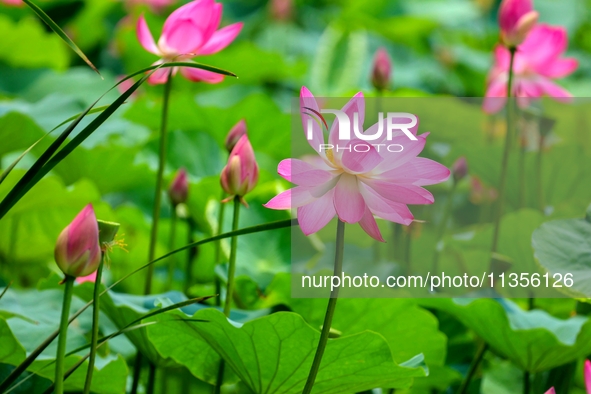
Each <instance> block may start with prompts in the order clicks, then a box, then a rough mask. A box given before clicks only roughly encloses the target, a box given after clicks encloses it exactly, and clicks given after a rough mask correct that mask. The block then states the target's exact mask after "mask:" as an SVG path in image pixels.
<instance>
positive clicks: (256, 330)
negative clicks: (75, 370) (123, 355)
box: [148, 309, 425, 393]
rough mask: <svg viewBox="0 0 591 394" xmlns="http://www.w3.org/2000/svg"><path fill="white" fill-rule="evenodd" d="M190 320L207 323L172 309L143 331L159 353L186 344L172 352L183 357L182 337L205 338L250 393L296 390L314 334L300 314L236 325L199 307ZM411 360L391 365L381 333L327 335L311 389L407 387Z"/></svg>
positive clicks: (413, 366) (414, 371)
mask: <svg viewBox="0 0 591 394" xmlns="http://www.w3.org/2000/svg"><path fill="white" fill-rule="evenodd" d="M193 319H202V320H207V322H193V321H190V320H187V319H186V317H185V318H184V319H183V317H182V316H180V315H179V314H173V313H167V314H165V315H161V316H159V317H157V318H155V320H157V321H158V322H159V323H158V324H156V325H152V326H149V327H148V332H149V336H150V338H151V339H152V340H156V339H157V340H158V341H159V342H160V344H161V346H160V351H161V352H162V351H164V352H169V353H170V352H174V351H175V349H179V348H186V350H180V351H177V353H178V352H182V353H184V354H185V357H188V356H190V355H188V351H187V350H188V349H189V348H190V346H188V345H187V338H191V337H192V338H198V340H205V341H207V342H208V343H209V344H210V345H211V347H212V348H213V349H215V351H216V352H217V353H219V354H220V355H221V356H222V358H223V359H224V360H225V362H226V364H227V365H228V366H230V367H231V368H232V369H233V370H234V372H235V373H236V374H237V375H238V377H239V378H240V379H241V380H242V382H243V384H244V385H246V386H248V388H249V389H250V390H251V391H252V392H254V393H301V392H302V389H303V387H304V384H305V381H306V378H307V375H308V373H309V371H310V366H311V364H312V359H313V358H314V351H315V349H316V345H317V344H318V340H319V337H320V333H319V332H318V331H317V330H315V329H313V328H312V327H311V326H309V325H308V324H307V323H306V322H305V321H304V319H303V318H302V317H301V316H299V315H297V314H294V313H287V312H280V313H275V314H272V315H269V316H264V317H261V318H259V319H255V320H253V321H250V322H247V323H245V324H244V325H240V324H237V323H235V322H232V321H229V320H228V319H227V318H226V317H225V316H224V315H223V314H222V313H221V312H219V311H217V310H215V309H204V310H202V311H200V312H198V313H196V314H194V315H193ZM191 343H192V342H191ZM191 352H192V351H191ZM417 362H418V359H417V358H415V359H414V360H413V361H412V362H409V365H408V366H402V365H397V364H396V363H395V362H394V361H393V359H392V354H391V351H390V348H389V346H388V344H387V343H386V341H385V340H384V338H383V337H382V336H381V335H379V334H377V333H374V332H370V331H364V332H361V333H358V334H355V335H350V336H346V337H341V338H338V339H331V340H330V341H329V343H328V345H327V348H326V351H325V353H324V358H323V363H322V364H321V366H320V370H319V373H318V377H317V378H316V384H315V386H314V391H313V392H316V393H355V392H358V391H363V390H367V389H371V388H373V387H392V388H402V387H408V386H410V385H411V383H412V380H413V378H415V377H421V376H424V375H425V371H424V370H423V369H422V368H418V367H417ZM187 366H188V367H190V366H189V365H187ZM192 367H193V368H199V366H197V365H193V366H192Z"/></svg>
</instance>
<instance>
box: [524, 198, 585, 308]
mask: <svg viewBox="0 0 591 394" xmlns="http://www.w3.org/2000/svg"><path fill="white" fill-rule="evenodd" d="M587 212H588V214H587V217H586V218H581V219H565V220H554V221H551V222H546V223H544V224H542V225H541V226H540V227H539V228H538V229H537V230H536V231H535V232H534V234H533V236H532V246H533V248H534V250H535V257H536V259H538V261H539V263H540V264H541V265H542V267H543V268H544V269H545V270H546V271H548V272H549V273H550V274H551V275H552V277H554V278H555V279H557V278H558V275H560V277H562V278H564V277H565V276H567V274H568V275H570V276H571V279H572V287H569V286H568V284H569V283H568V282H565V281H564V279H563V280H562V283H563V284H562V287H561V288H559V289H558V290H561V291H565V292H567V293H568V294H571V295H574V296H577V297H581V298H591V269H590V268H591V208H588V210H587Z"/></svg>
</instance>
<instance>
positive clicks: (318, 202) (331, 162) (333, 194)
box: [265, 87, 450, 242]
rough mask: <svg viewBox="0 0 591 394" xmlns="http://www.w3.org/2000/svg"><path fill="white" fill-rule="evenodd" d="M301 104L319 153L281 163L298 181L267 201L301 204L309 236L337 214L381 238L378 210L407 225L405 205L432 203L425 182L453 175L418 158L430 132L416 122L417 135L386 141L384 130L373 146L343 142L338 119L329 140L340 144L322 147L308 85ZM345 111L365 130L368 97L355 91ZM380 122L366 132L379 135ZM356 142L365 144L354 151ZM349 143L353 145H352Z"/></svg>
mask: <svg viewBox="0 0 591 394" xmlns="http://www.w3.org/2000/svg"><path fill="white" fill-rule="evenodd" d="M300 108H301V110H302V122H303V124H304V128H306V124H308V126H310V125H312V136H311V137H312V139H311V140H309V143H310V145H311V146H312V148H314V150H315V151H316V152H317V153H318V156H313V157H311V158H307V159H306V160H298V159H286V160H283V161H282V162H280V163H279V166H278V169H277V171H278V173H279V175H281V176H282V177H283V178H285V179H286V180H288V181H290V182H292V183H295V184H296V185H297V186H296V187H294V188H292V189H289V190H287V191H285V192H283V193H281V194H279V195H277V196H275V197H274V198H273V199H271V201H269V202H268V203H267V204H265V206H266V207H267V208H271V209H290V208H297V216H298V221H299V225H300V227H301V229H302V231H303V233H304V234H306V235H309V234H312V233H315V232H317V231H318V230H320V229H321V228H323V227H324V226H326V225H327V224H328V222H329V221H330V220H331V219H332V218H334V216H335V215H337V216H338V217H339V219H340V220H342V221H344V222H347V223H359V224H360V225H361V227H362V228H363V230H365V232H367V233H368V234H369V235H370V236H371V237H373V238H375V239H376V240H378V241H382V242H383V241H384V240H383V238H382V235H381V233H380V230H379V228H378V225H377V223H376V220H375V219H374V215H375V216H377V217H380V218H383V219H386V220H389V221H392V222H396V223H401V224H404V225H409V224H410V223H412V221H413V219H414V217H413V215H412V213H411V212H410V210H409V209H408V207H407V204H432V203H433V202H434V198H433V195H432V194H431V193H429V192H428V191H427V190H425V189H423V188H422V187H421V186H425V185H432V184H435V183H440V182H443V181H445V180H446V179H447V178H448V177H449V175H450V171H449V169H447V168H446V167H444V166H443V165H441V164H439V163H437V162H435V161H432V160H429V159H425V158H421V157H417V155H418V154H419V153H421V151H422V150H423V148H424V146H425V143H426V141H427V135H428V133H424V134H421V135H417V134H416V133H417V129H418V124H417V125H415V126H414V127H411V128H409V132H411V133H412V135H413V136H414V138H415V140H411V139H409V138H408V136H407V135H405V134H404V133H403V132H402V131H393V133H392V139H391V140H389V141H388V140H386V137H387V133H384V134H383V137H381V140H380V139H377V140H374V141H371V144H372V145H369V144H367V143H366V142H365V141H362V140H361V139H352V140H348V141H339V131H338V129H339V128H338V126H337V124H338V122H334V123H333V124H332V127H331V130H330V134H329V137H328V142H329V144H332V145H333V147H334V146H336V147H341V148H340V149H334V148H333V149H328V150H324V149H319V146H321V145H322V146H325V145H324V135H323V133H322V129H321V128H320V125H319V124H316V123H314V122H309V123H308V119H309V116H310V115H308V114H309V113H310V112H319V108H318V104H317V102H316V99H315V98H314V96H313V95H312V93H310V91H309V90H308V89H307V88H306V87H303V88H302V90H301V93H300ZM342 110H343V111H344V112H345V113H346V114H347V115H348V116H349V119H355V117H354V115H353V114H354V113H358V116H357V119H355V120H357V122H358V124H357V127H358V130H363V122H364V117H365V100H364V97H363V94H362V93H358V94H357V95H355V96H354V97H353V98H352V99H351V100H350V101H349V102H348V103H347V104H346V105H345V106H344V107H343V109H342ZM385 123H386V120H384V124H385ZM378 127H379V124H378V123H376V124H375V125H373V126H372V127H370V128H369V129H368V130H367V131H366V132H365V134H367V135H370V134H376V131H377V130H378ZM379 144H383V145H388V146H390V145H395V144H398V145H400V146H403V147H404V149H403V150H402V151H399V152H391V151H390V150H389V148H388V149H386V148H382V149H378V148H376V146H378V147H379ZM356 145H361V146H365V147H364V148H363V149H361V148H359V149H358V151H355V149H356V148H355V146H356ZM350 147H353V149H351V150H348V148H350ZM366 148H367V149H366ZM359 150H366V151H365V152H359ZM394 150H397V149H394ZM318 151H319V152H318Z"/></svg>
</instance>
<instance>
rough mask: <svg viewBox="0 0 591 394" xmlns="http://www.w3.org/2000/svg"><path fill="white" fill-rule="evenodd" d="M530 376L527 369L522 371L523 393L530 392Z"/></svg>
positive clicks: (528, 393)
mask: <svg viewBox="0 0 591 394" xmlns="http://www.w3.org/2000/svg"><path fill="white" fill-rule="evenodd" d="M530 386H531V377H530V374H529V372H528V371H525V372H524V373H523V394H530V392H531V389H530Z"/></svg>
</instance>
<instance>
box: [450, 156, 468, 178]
mask: <svg viewBox="0 0 591 394" xmlns="http://www.w3.org/2000/svg"><path fill="white" fill-rule="evenodd" d="M451 173H452V175H453V177H454V182H459V181H461V180H462V179H464V178H465V177H466V175H468V163H467V162H466V158H465V157H464V156H462V157H460V158H459V159H457V160H456V161H455V162H454V164H453V165H452V166H451Z"/></svg>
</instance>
